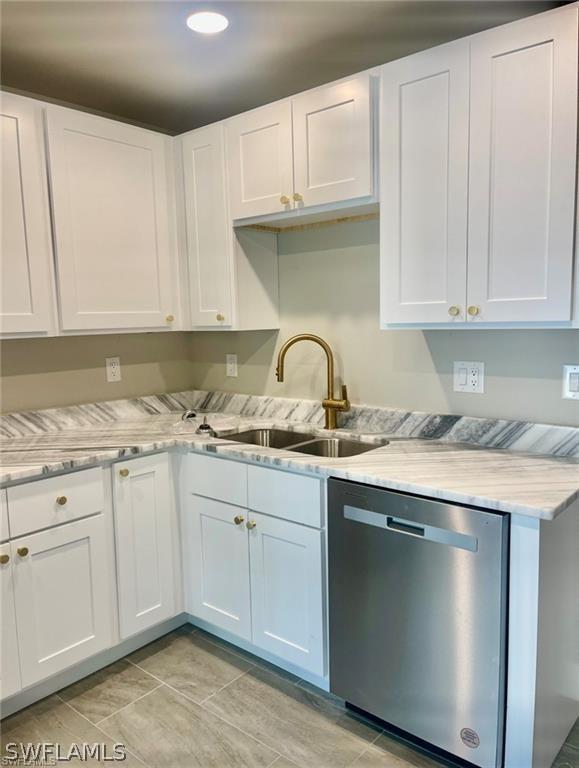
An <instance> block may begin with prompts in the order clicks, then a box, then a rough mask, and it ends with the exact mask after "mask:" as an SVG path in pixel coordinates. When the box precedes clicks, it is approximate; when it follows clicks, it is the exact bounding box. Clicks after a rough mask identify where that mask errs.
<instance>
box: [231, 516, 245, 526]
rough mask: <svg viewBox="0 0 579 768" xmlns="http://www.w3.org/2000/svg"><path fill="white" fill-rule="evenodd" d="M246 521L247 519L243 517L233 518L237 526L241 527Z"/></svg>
mask: <svg viewBox="0 0 579 768" xmlns="http://www.w3.org/2000/svg"><path fill="white" fill-rule="evenodd" d="M244 520H245V518H244V517H243V515H235V517H234V518H233V522H234V523H235V525H241V523H242V522H243V521H244Z"/></svg>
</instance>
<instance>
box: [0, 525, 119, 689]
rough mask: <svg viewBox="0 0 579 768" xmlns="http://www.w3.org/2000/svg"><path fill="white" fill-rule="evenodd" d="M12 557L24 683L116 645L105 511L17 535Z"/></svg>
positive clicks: (13, 543)
mask: <svg viewBox="0 0 579 768" xmlns="http://www.w3.org/2000/svg"><path fill="white" fill-rule="evenodd" d="M11 560H12V562H13V573H14V598H15V603H16V623H17V627H18V649H19V652H20V669H21V674H22V685H23V686H27V685H32V684H33V683H37V682H39V681H40V680H43V679H44V678H46V677H48V676H49V675H53V674H55V673H56V672H60V671H61V670H63V669H66V668H67V667H71V666H72V665H74V664H77V663H78V662H80V661H82V660H83V659H86V658H88V657H89V656H92V655H93V654H95V653H97V652H98V651H102V650H104V649H105V648H107V647H109V646H110V645H111V642H112V633H111V627H112V618H113V612H114V605H113V602H112V599H111V589H110V581H109V578H110V574H109V567H108V564H109V559H108V557H107V536H106V527H105V517H104V515H102V514H100V515H95V516H94V517H89V518H86V519H84V520H77V521H75V522H73V523H67V524H65V525H61V526H58V527H55V528H50V529H48V530H46V531H41V532H40V533H33V534H30V535H28V536H23V537H21V538H19V539H15V540H13V541H12V542H11Z"/></svg>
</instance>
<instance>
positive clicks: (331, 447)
mask: <svg viewBox="0 0 579 768" xmlns="http://www.w3.org/2000/svg"><path fill="white" fill-rule="evenodd" d="M221 437H222V438H223V439H224V440H232V441H234V442H236V443H248V444H249V445H259V446H261V447H263V448H283V449H285V450H287V451H293V452H294V453H305V454H309V455H310V456H321V457H324V458H331V459H339V458H347V457H349V456H357V455H358V454H360V453H367V452H368V451H372V450H374V449H376V448H379V447H380V446H381V445H386V444H387V443H388V441H387V440H385V441H384V442H382V443H379V444H376V443H364V442H362V441H361V440H348V439H345V438H341V437H319V436H317V435H315V434H314V433H311V432H310V433H309V434H308V433H303V432H291V431H290V430H288V429H273V428H272V429H250V430H247V431H246V432H238V433H237V434H236V435H221Z"/></svg>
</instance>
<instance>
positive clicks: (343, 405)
mask: <svg viewBox="0 0 579 768" xmlns="http://www.w3.org/2000/svg"><path fill="white" fill-rule="evenodd" d="M298 341H315V343H316V344H319V345H320V347H321V348H322V349H323V350H324V352H325V353H326V360H327V373H328V396H327V397H326V399H325V400H322V407H323V408H324V410H325V412H326V424H325V428H326V429H336V427H337V411H349V410H350V401H349V400H348V389H347V387H346V385H345V384H342V399H341V400H336V398H335V397H334V355H333V353H332V349H331V347H330V345H329V344H328V342H327V341H324V340H323V339H322V338H320V336H314V334H313V333H298V335H297V336H292V337H291V339H288V340H287V341H286V343H285V344H284V345H283V347H282V348H281V349H280V351H279V355H278V356H277V368H276V369H275V375H276V377H277V380H278V381H283V363H284V360H285V356H286V352H287V351H288V349H289V348H290V347H293V345H294V344H296V343H297V342H298Z"/></svg>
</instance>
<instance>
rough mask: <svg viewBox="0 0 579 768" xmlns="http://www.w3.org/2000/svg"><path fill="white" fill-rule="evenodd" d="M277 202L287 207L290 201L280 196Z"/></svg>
mask: <svg viewBox="0 0 579 768" xmlns="http://www.w3.org/2000/svg"><path fill="white" fill-rule="evenodd" d="M279 201H280V203H281V204H282V205H289V204H290V199H289V197H288V196H287V195H282V196H281V197H280V199H279Z"/></svg>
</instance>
